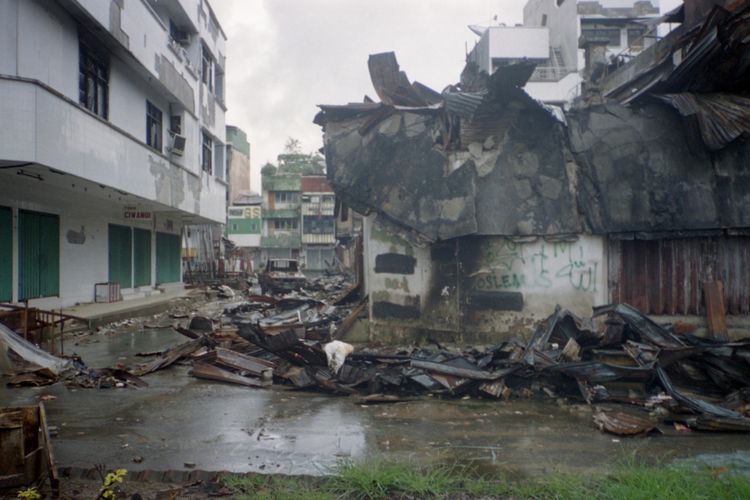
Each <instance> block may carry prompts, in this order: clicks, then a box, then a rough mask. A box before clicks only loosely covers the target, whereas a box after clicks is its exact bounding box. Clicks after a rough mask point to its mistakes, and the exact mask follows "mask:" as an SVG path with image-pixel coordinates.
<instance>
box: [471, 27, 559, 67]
mask: <svg viewBox="0 0 750 500" xmlns="http://www.w3.org/2000/svg"><path fill="white" fill-rule="evenodd" d="M485 36H488V37H489V48H490V57H492V58H495V59H520V58H524V57H526V58H528V59H547V58H548V57H549V31H548V30H547V28H530V27H525V26H516V27H504V26H493V27H491V28H489V29H488V30H487V32H486V33H485Z"/></svg>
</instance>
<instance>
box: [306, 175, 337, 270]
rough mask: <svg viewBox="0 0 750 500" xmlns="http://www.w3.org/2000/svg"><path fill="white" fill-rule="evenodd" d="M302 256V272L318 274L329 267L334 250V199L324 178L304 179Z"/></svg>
mask: <svg viewBox="0 0 750 500" xmlns="http://www.w3.org/2000/svg"><path fill="white" fill-rule="evenodd" d="M301 190H302V204H301V212H302V233H301V234H302V252H303V255H304V264H305V269H306V270H308V271H321V270H324V269H327V268H329V267H331V266H332V265H333V263H334V261H335V255H336V253H335V250H336V217H335V215H334V214H335V209H336V198H335V195H334V192H333V188H331V185H330V184H328V180H327V179H326V176H325V175H303V176H302V179H301Z"/></svg>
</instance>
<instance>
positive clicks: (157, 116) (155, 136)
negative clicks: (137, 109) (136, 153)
mask: <svg viewBox="0 0 750 500" xmlns="http://www.w3.org/2000/svg"><path fill="white" fill-rule="evenodd" d="M146 144H148V145H149V146H151V147H152V148H154V149H155V150H157V151H159V152H160V153H161V145H162V137H161V110H159V108H157V107H156V106H154V105H153V104H151V103H150V102H149V101H146Z"/></svg>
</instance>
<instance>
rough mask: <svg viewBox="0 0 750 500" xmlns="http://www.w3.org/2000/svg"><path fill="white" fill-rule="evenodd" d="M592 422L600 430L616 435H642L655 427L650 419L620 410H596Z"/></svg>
mask: <svg viewBox="0 0 750 500" xmlns="http://www.w3.org/2000/svg"><path fill="white" fill-rule="evenodd" d="M594 423H595V424H596V426H597V427H599V429H600V430H602V431H605V432H609V433H611V434H616V435H618V436H637V435H644V434H648V433H649V432H651V431H653V430H655V429H656V424H654V423H653V422H652V421H651V420H648V419H646V418H642V417H636V416H635V415H629V414H627V413H622V412H617V413H604V412H603V411H600V412H597V413H595V414H594Z"/></svg>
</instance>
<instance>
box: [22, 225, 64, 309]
mask: <svg viewBox="0 0 750 500" xmlns="http://www.w3.org/2000/svg"><path fill="white" fill-rule="evenodd" d="M18 269H19V273H18V299H19V300H24V299H35V298H38V297H53V296H56V295H59V293H60V218H59V217H58V216H57V215H51V214H43V213H38V212H28V211H26V210H19V212H18Z"/></svg>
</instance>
